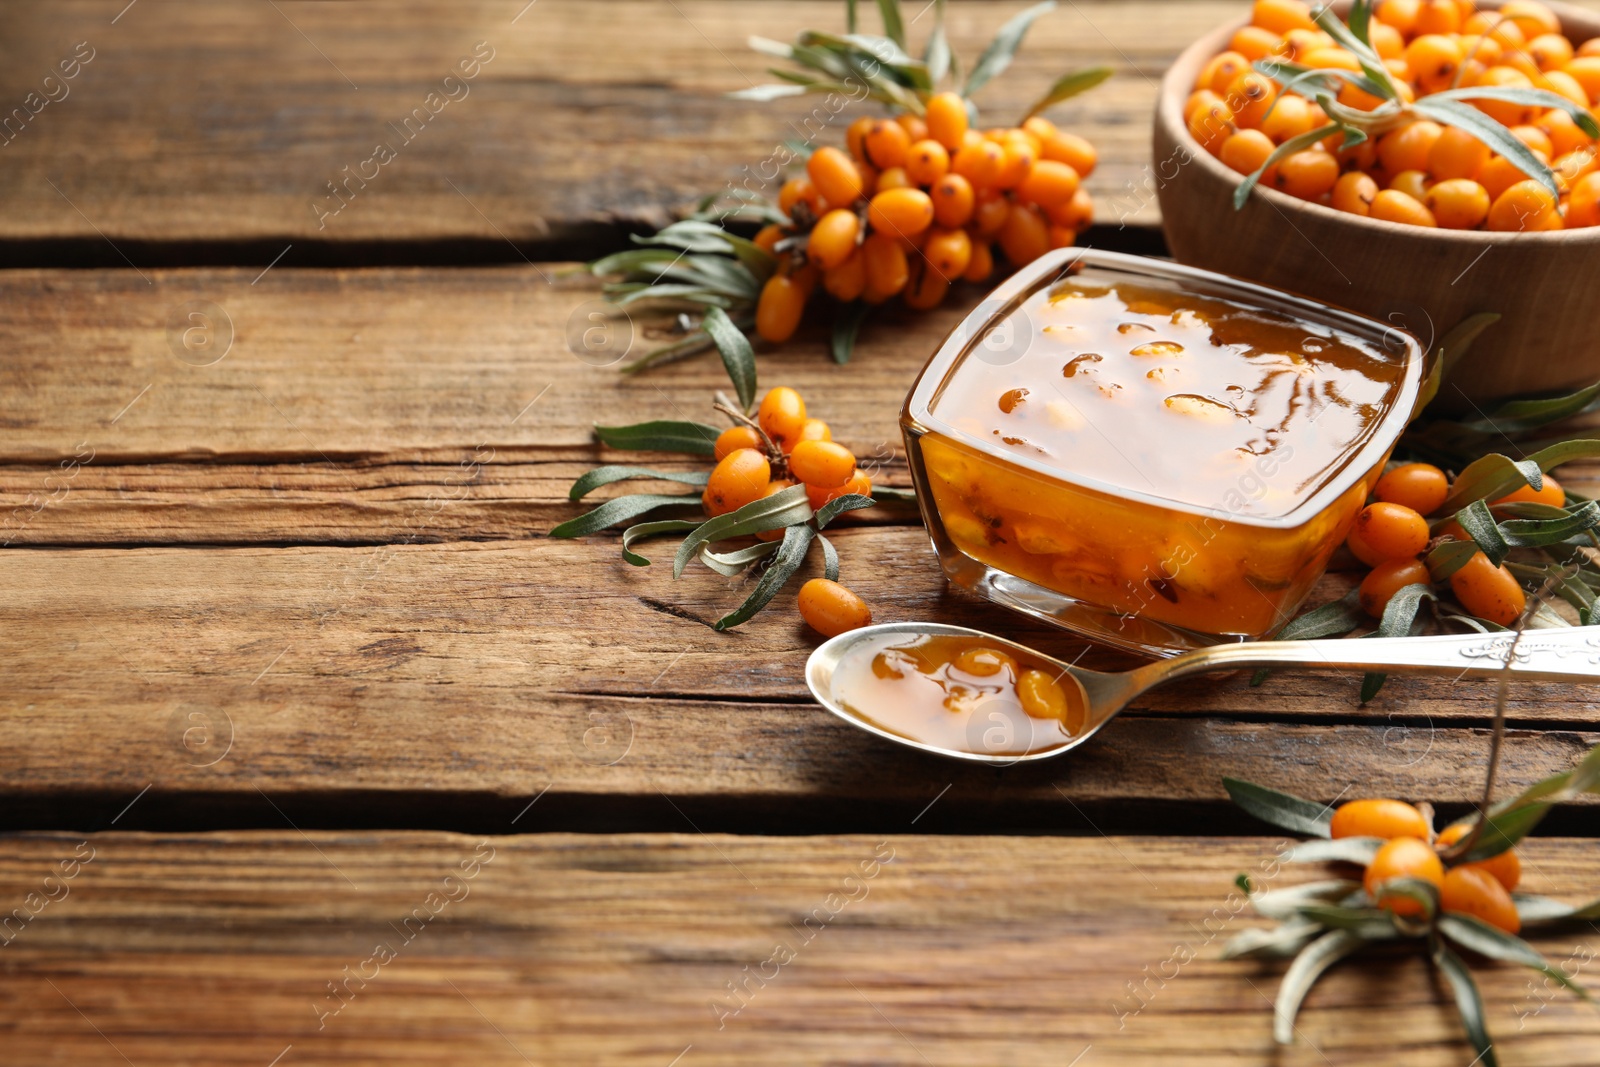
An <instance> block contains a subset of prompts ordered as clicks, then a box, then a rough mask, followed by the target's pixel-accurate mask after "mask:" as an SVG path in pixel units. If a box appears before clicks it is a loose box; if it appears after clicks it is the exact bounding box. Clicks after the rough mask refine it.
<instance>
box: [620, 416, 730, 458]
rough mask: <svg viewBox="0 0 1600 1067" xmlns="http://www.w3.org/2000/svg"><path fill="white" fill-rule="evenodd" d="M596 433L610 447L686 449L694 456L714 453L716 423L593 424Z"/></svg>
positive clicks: (648, 449)
mask: <svg viewBox="0 0 1600 1067" xmlns="http://www.w3.org/2000/svg"><path fill="white" fill-rule="evenodd" d="M594 433H595V436H596V437H598V438H600V441H601V443H602V444H605V445H608V446H610V447H611V448H626V449H629V450H631V451H635V452H687V453H689V454H690V455H693V456H710V455H714V454H715V453H716V445H717V433H718V430H717V428H716V427H715V426H707V425H706V424H705V423H703V422H674V421H658V422H637V423H634V424H633V425H631V426H596V427H595V428H594Z"/></svg>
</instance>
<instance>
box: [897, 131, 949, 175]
mask: <svg viewBox="0 0 1600 1067" xmlns="http://www.w3.org/2000/svg"><path fill="white" fill-rule="evenodd" d="M949 170H950V153H949V152H947V151H945V147H944V145H942V144H940V143H939V142H938V141H935V140H934V139H933V138H932V137H925V138H923V139H922V140H920V141H918V142H917V143H916V144H914V145H912V146H911V147H910V148H909V149H907V151H906V176H907V177H908V178H910V179H911V181H912V182H913V184H916V185H932V184H933V183H934V182H936V181H938V180H939V179H940V178H943V177H944V176H945V174H946V172H948V171H949Z"/></svg>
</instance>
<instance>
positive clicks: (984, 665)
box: [953, 648, 1017, 678]
mask: <svg viewBox="0 0 1600 1067" xmlns="http://www.w3.org/2000/svg"><path fill="white" fill-rule="evenodd" d="M953 662H954V664H955V668H956V670H958V671H961V672H963V673H965V674H970V675H973V676H974V677H977V678H993V677H994V676H995V675H997V674H999V673H1000V672H1001V671H1003V670H1010V671H1011V673H1012V674H1013V675H1015V674H1016V673H1017V661H1016V660H1015V659H1014V658H1012V656H1011V655H1010V654H1009V653H1006V652H1002V651H1000V650H999V649H998V648H969V649H967V650H966V651H964V652H962V653H961V655H959V656H957V657H956V658H955V660H954V661H953Z"/></svg>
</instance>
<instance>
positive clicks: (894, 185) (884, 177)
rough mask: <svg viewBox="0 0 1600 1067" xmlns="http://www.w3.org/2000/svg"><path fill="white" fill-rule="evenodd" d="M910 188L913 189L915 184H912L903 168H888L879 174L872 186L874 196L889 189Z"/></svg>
mask: <svg viewBox="0 0 1600 1067" xmlns="http://www.w3.org/2000/svg"><path fill="white" fill-rule="evenodd" d="M912 188H915V183H913V182H912V180H911V176H910V175H909V174H907V173H906V169H905V168H904V167H890V168H889V169H888V170H886V171H883V172H882V173H881V174H879V175H878V180H877V181H876V182H874V183H873V185H872V191H873V193H874V194H876V193H884V192H888V191H889V190H890V189H912Z"/></svg>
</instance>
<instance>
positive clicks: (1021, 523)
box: [905, 251, 1421, 651]
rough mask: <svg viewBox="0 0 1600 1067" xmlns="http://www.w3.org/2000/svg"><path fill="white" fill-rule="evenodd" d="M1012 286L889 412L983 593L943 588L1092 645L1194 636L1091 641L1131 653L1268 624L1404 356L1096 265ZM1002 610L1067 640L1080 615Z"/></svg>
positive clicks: (1196, 288) (1374, 340)
mask: <svg viewBox="0 0 1600 1067" xmlns="http://www.w3.org/2000/svg"><path fill="white" fill-rule="evenodd" d="M1064 263H1065V264H1067V269H1066V270H1065V271H1063V269H1062V268H1063V264H1064ZM1024 274H1027V275H1030V276H1029V277H1025V278H1021V279H1020V280H1019V279H1013V281H1012V282H1011V283H1009V284H1008V285H1007V286H1005V287H1004V288H1002V290H1000V291H998V292H997V294H996V297H995V299H994V300H993V301H991V302H990V305H989V308H988V310H984V309H980V311H979V312H978V313H975V314H974V316H973V318H972V319H969V320H968V321H969V324H971V325H970V328H968V329H965V330H963V329H958V330H957V332H956V334H955V335H953V337H952V339H951V340H950V341H948V342H947V343H946V345H945V347H944V348H943V349H942V350H941V352H940V353H939V355H937V356H936V357H935V358H934V360H933V361H932V362H931V363H930V364H929V367H928V369H927V370H925V371H924V372H923V376H922V378H921V380H920V381H919V382H918V385H917V387H916V388H915V389H914V390H913V393H912V396H911V398H910V399H909V400H908V402H907V413H906V417H905V426H906V432H907V441H908V447H909V449H910V452H911V454H912V456H913V470H914V471H915V472H916V474H917V476H918V482H919V490H921V496H922V498H923V507H924V512H925V514H926V515H927V517H928V519H929V524H930V527H931V528H932V529H933V531H934V535H935V540H936V543H940V542H942V543H941V544H940V545H939V547H940V548H941V555H943V556H944V557H945V562H946V570H947V571H948V572H950V574H951V577H952V578H954V579H956V580H957V581H958V582H960V583H962V584H970V585H974V586H975V587H980V586H981V587H983V588H984V589H985V590H986V591H987V592H989V593H990V595H993V594H994V592H995V586H994V583H992V582H984V581H978V580H964V579H972V577H973V574H974V571H973V567H972V565H971V563H972V562H975V563H976V564H979V565H981V567H986V568H989V569H990V570H991V571H993V572H998V573H1000V574H1003V575H1009V576H1014V577H1017V578H1022V579H1025V580H1026V581H1027V582H1028V583H1031V585H1032V586H1034V587H1037V591H1038V592H1040V593H1043V592H1051V593H1055V594H1060V596H1062V597H1065V598H1069V599H1070V601H1072V602H1076V603H1079V604H1084V605H1092V606H1094V607H1096V608H1099V609H1103V612H1104V613H1107V614H1106V617H1105V618H1104V619H1102V620H1101V621H1100V622H1099V623H1097V624H1096V625H1095V626H1093V627H1090V628H1091V629H1103V628H1104V627H1105V626H1107V625H1109V626H1112V627H1114V628H1116V629H1118V630H1122V631H1125V627H1123V626H1122V625H1121V624H1119V623H1117V622H1115V621H1108V620H1112V619H1113V618H1114V617H1116V616H1123V617H1137V618H1139V619H1142V620H1146V621H1148V622H1154V623H1159V624H1163V625H1164V626H1167V627H1177V628H1180V629H1181V630H1182V631H1186V632H1187V633H1188V635H1190V637H1193V638H1195V639H1194V640H1191V639H1190V637H1185V636H1184V635H1182V634H1178V635H1174V636H1172V637H1170V638H1169V637H1160V638H1157V639H1154V640H1153V641H1152V639H1151V638H1150V637H1149V636H1148V633H1146V635H1145V636H1142V637H1137V638H1133V637H1129V636H1128V633H1127V632H1123V633H1122V634H1121V638H1122V639H1120V640H1118V639H1117V636H1116V635H1111V636H1110V638H1109V639H1111V640H1112V642H1113V643H1117V644H1122V645H1125V646H1130V647H1141V648H1142V649H1143V650H1145V651H1160V650H1162V649H1161V648H1152V647H1150V646H1151V645H1152V644H1154V645H1158V646H1166V647H1173V648H1179V647H1186V646H1189V645H1192V644H1197V643H1205V640H1204V639H1205V638H1210V639H1212V640H1215V639H1218V638H1225V637H1255V636H1260V635H1263V634H1266V633H1269V632H1271V631H1272V630H1275V629H1276V628H1277V627H1279V626H1281V625H1282V624H1283V623H1284V622H1285V621H1287V619H1288V618H1289V617H1290V615H1291V613H1292V612H1293V610H1294V608H1295V607H1296V605H1297V604H1298V603H1299V602H1300V600H1301V599H1302V598H1303V597H1304V596H1305V594H1306V593H1307V592H1308V591H1309V590H1310V588H1311V586H1312V585H1313V584H1315V582H1316V581H1317V579H1318V578H1319V577H1320V576H1321V574H1322V572H1323V569H1324V567H1325V566H1326V564H1327V561H1328V557H1329V555H1330V554H1331V553H1332V552H1333V550H1334V548H1335V547H1336V546H1337V545H1338V544H1339V542H1340V541H1341V540H1342V539H1343V538H1344V536H1345V533H1346V532H1347V530H1348V528H1349V525H1350V522H1351V520H1352V519H1353V517H1354V516H1355V514H1356V512H1357V511H1359V510H1360V508H1361V505H1362V504H1363V503H1364V502H1365V501H1366V498H1367V494H1368V491H1369V490H1370V488H1371V486H1372V483H1373V482H1374V481H1375V480H1376V478H1377V476H1378V474H1379V473H1381V471H1382V468H1383V464H1384V461H1385V460H1386V459H1387V457H1388V453H1389V451H1390V450H1391V448H1392V447H1393V444H1394V440H1395V438H1396V437H1397V436H1398V435H1399V432H1400V430H1401V429H1402V428H1403V426H1404V423H1405V421H1406V419H1407V418H1408V416H1409V414H1410V411H1411V406H1412V404H1413V401H1414V399H1415V395H1416V391H1417V385H1418V378H1419V374H1420V363H1421V356H1420V352H1419V351H1418V349H1417V346H1416V344H1415V342H1414V341H1412V340H1411V339H1410V338H1409V337H1405V336H1404V335H1401V334H1400V333H1399V332H1398V331H1389V332H1388V334H1387V335H1386V334H1385V331H1384V329H1383V327H1382V325H1381V324H1379V323H1376V322H1373V321H1371V320H1366V319H1361V318H1359V317H1357V316H1354V315H1349V314H1346V313H1343V312H1337V311H1333V310H1331V309H1326V308H1322V307H1320V306H1319V305H1315V304H1312V303H1310V302H1308V301H1302V300H1298V299H1296V298H1292V297H1287V296H1284V295H1282V294H1277V293H1274V292H1273V291H1272V290H1267V289H1263V288H1260V287H1257V286H1251V285H1247V284H1245V283H1240V282H1234V281H1232V280H1231V279H1226V278H1222V277H1220V276H1216V275H1208V274H1206V273H1204V272H1200V271H1192V270H1188V269H1186V268H1179V267H1173V266H1169V265H1165V264H1153V263H1151V262H1150V261H1148V260H1135V259H1131V258H1130V257H1123V256H1115V255H1112V254H1109V253H1098V252H1092V251H1068V252H1066V253H1063V254H1060V255H1059V256H1057V257H1054V258H1053V259H1052V260H1051V261H1049V262H1047V263H1042V264H1041V265H1040V266H1039V267H1038V268H1036V269H1034V270H1032V271H1027V272H1024ZM1002 305H1003V306H1002ZM997 307H998V308H1000V311H999V313H998V314H997V313H996V310H995V309H996V308H997ZM964 325H966V324H964ZM951 550H953V552H952V551H951ZM956 553H958V554H959V557H963V558H956V556H955V554H956ZM968 561H971V562H968ZM980 569H981V568H980ZM1013 587H1014V583H1013ZM996 599H1006V597H1004V596H1000V597H996ZM1021 599H1022V600H1023V601H1025V602H1024V603H1020V604H1017V605H1016V606H1021V607H1024V608H1025V610H1030V611H1032V612H1033V613H1035V614H1042V615H1046V616H1048V617H1054V618H1057V620H1058V621H1062V622H1064V623H1066V624H1067V625H1069V626H1072V627H1074V628H1078V629H1083V628H1085V627H1084V622H1083V619H1084V617H1083V613H1082V612H1078V613H1076V617H1074V615H1073V613H1066V614H1060V613H1057V612H1056V611H1055V610H1054V609H1053V607H1052V606H1051V605H1050V604H1049V601H1048V598H1046V599H1044V600H1040V599H1039V598H1038V597H1029V596H1023V597H1022V598H1021ZM1097 636H1107V635H1106V634H1104V633H1099V634H1097Z"/></svg>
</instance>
